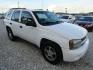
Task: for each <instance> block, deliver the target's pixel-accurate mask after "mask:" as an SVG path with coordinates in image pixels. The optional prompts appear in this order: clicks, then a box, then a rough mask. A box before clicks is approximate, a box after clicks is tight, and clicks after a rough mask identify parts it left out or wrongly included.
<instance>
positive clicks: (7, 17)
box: [6, 10, 12, 19]
mask: <svg viewBox="0 0 93 70" xmlns="http://www.w3.org/2000/svg"><path fill="white" fill-rule="evenodd" d="M11 14H12V10H10V11H9V12H8V13H7V16H6V19H9V18H10V17H11Z"/></svg>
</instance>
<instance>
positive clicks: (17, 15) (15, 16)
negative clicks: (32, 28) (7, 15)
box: [11, 10, 20, 22]
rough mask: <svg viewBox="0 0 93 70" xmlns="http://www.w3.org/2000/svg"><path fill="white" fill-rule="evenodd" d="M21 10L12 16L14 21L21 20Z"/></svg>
mask: <svg viewBox="0 0 93 70" xmlns="http://www.w3.org/2000/svg"><path fill="white" fill-rule="evenodd" d="M19 16H20V11H19V10H18V11H14V12H13V14H12V17H11V20H12V21H16V22H19Z"/></svg>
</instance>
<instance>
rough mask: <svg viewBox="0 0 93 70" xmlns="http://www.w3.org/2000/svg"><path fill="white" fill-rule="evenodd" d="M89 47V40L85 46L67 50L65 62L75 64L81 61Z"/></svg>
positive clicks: (64, 52)
mask: <svg viewBox="0 0 93 70" xmlns="http://www.w3.org/2000/svg"><path fill="white" fill-rule="evenodd" d="M88 46H89V39H87V41H86V42H85V44H84V45H83V46H81V47H80V48H78V49H75V50H65V49H64V50H65V51H63V60H64V61H67V62H74V61H77V60H79V59H80V58H81V57H83V56H84V54H85V53H86V52H87V50H88Z"/></svg>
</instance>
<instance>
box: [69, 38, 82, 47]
mask: <svg viewBox="0 0 93 70" xmlns="http://www.w3.org/2000/svg"><path fill="white" fill-rule="evenodd" d="M80 43H81V40H79V39H76V40H70V41H69V48H70V49H75V48H78V47H79V46H78V44H80Z"/></svg>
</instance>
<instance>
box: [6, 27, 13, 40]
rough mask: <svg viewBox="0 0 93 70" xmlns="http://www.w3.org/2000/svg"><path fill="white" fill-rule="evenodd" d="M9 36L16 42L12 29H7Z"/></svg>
mask: <svg viewBox="0 0 93 70" xmlns="http://www.w3.org/2000/svg"><path fill="white" fill-rule="evenodd" d="M7 34H8V37H9V39H10V40H11V41H15V36H14V35H13V32H12V30H11V29H10V28H7Z"/></svg>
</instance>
